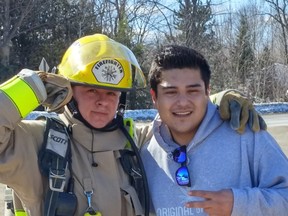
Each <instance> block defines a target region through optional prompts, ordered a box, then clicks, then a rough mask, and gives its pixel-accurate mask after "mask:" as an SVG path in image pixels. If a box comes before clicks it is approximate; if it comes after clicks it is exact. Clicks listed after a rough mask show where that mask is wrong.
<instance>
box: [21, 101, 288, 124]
mask: <svg viewBox="0 0 288 216" xmlns="http://www.w3.org/2000/svg"><path fill="white" fill-rule="evenodd" d="M255 109H256V110H257V111H258V112H259V113H260V114H272V113H288V103H284V102H283V103H282V102H279V103H278V102H275V103H263V104H255ZM156 114H157V110H156V109H138V110H126V112H125V115H124V117H125V118H132V119H133V120H134V121H152V120H153V119H154V117H155V116H156ZM39 115H45V116H51V115H52V116H55V115H56V114H55V113H47V112H43V111H33V112H31V113H30V114H29V115H28V116H27V117H26V119H35V118H37V117H38V116H39Z"/></svg>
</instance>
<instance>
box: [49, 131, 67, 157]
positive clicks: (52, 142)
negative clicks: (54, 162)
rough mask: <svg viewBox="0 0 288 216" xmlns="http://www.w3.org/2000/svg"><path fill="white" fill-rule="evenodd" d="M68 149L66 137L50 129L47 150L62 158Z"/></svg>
mask: <svg viewBox="0 0 288 216" xmlns="http://www.w3.org/2000/svg"><path fill="white" fill-rule="evenodd" d="M67 148H68V136H67V135H66V134H65V133H61V132H58V131H56V130H53V129H50V130H49V134H48V139H47V149H49V150H51V151H53V152H55V153H57V154H58V155H60V156H62V157H63V158H64V157H65V155H66V151H67Z"/></svg>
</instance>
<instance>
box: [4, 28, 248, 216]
mask: <svg viewBox="0 0 288 216" xmlns="http://www.w3.org/2000/svg"><path fill="white" fill-rule="evenodd" d="M57 74H58V75H57ZM57 74H51V73H44V72H37V73H36V72H34V71H31V70H22V71H21V72H20V73H19V74H18V75H17V76H15V77H13V78H12V79H10V80H8V81H7V82H5V83H3V84H2V85H0V181H1V183H3V184H6V185H8V186H9V187H11V188H12V189H13V191H14V192H15V193H16V195H17V197H19V200H18V199H15V200H14V211H15V214H16V215H21V216H22V215H30V216H40V215H45V216H54V215H61V216H72V215H77V216H78V215H97V216H99V215H100V214H102V215H104V216H112V215H113V216H114V215H121V216H134V215H143V214H144V213H145V215H148V213H149V205H148V204H147V203H149V196H148V195H147V194H148V190H147V191H145V190H143V188H144V189H147V187H146V186H145V173H144V171H143V170H141V161H140V160H138V161H137V160H136V161H134V159H135V157H134V156H133V158H131V157H130V156H131V155H134V154H135V155H137V153H138V152H137V151H135V150H134V152H133V153H131V151H129V152H128V153H127V151H125V150H127V148H126V147H127V144H128V143H129V144H132V143H133V139H131V137H130V135H129V134H128V135H127V131H126V130H125V128H124V126H123V119H122V117H121V114H122V111H123V103H124V104H125V99H124V97H123V96H125V92H126V91H128V90H131V89H132V87H133V86H132V84H133V83H132V81H135V83H138V84H144V82H145V80H144V76H143V73H142V71H141V69H140V67H139V64H138V62H137V60H136V58H135V56H134V55H133V53H132V52H131V51H130V50H129V49H128V48H127V47H125V46H123V45H122V44H120V43H117V42H116V41H114V40H111V39H110V38H108V37H107V36H105V35H102V34H95V35H90V36H85V37H83V38H80V39H79V40H77V41H75V42H74V43H73V44H72V45H71V46H70V47H69V48H68V50H67V51H66V53H65V55H64V56H63V59H62V61H61V63H60V65H59V66H58V69H57ZM71 86H72V88H71ZM228 99H229V97H228ZM238 99H240V104H241V97H239V98H238V97H237V100H238ZM242 99H243V98H242ZM229 100H230V99H229ZM226 101H227V100H226ZM233 101H234V99H233ZM243 101H246V99H245V98H244V100H242V102H243ZM39 104H42V105H44V106H46V107H48V108H49V110H50V111H55V112H58V113H60V114H59V118H60V120H61V122H62V123H64V124H65V129H63V128H62V127H61V126H60V124H61V123H59V124H57V125H56V126H55V125H53V127H52V126H51V124H50V123H49V124H48V122H49V121H42V120H29V121H27V120H23V119H24V118H25V116H27V115H28V113H29V112H30V111H32V110H33V109H35V108H36V107H37V106H38V105H39ZM243 104H245V103H243ZM118 106H119V107H120V108H118ZM228 106H229V105H228ZM224 107H225V105H224ZM243 108H244V109H245V106H243ZM237 110H238V111H241V106H240V108H237ZM115 116H116V117H115ZM236 122H237V119H236ZM245 124H246V122H245ZM130 125H131V124H130ZM59 128H60V129H61V131H60V129H59ZM123 128H124V129H123ZM47 131H48V132H47ZM63 131H64V132H63ZM65 131H67V132H68V133H69V134H67V133H65ZM132 131H133V130H132ZM142 135H143V136H146V135H147V134H146V132H145V131H143V134H142ZM128 141H129V142H128ZM69 143H71V145H69ZM67 144H68V145H67ZM45 146H46V147H45ZM136 150H137V149H136ZM139 159H140V158H139ZM132 160H133V161H134V163H132ZM127 173H128V174H130V175H128V174H127ZM139 174H142V175H139ZM141 177H142V178H141ZM136 185H137V186H138V187H134V186H136ZM146 185H147V184H146ZM139 188H140V190H137V189H139ZM142 192H147V193H145V194H144V195H145V196H144V198H143V196H141V195H143V194H141V193H142ZM138 195H139V196H138ZM143 200H144V201H143ZM140 201H141V203H140ZM141 204H142V205H141ZM144 207H145V208H144ZM24 210H25V212H26V213H25V212H24Z"/></svg>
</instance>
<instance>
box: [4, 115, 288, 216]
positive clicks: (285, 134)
mask: <svg viewBox="0 0 288 216" xmlns="http://www.w3.org/2000/svg"><path fill="white" fill-rule="evenodd" d="M263 117H264V119H265V116H263ZM265 121H266V119H265ZM266 123H267V124H268V131H269V132H270V133H271V134H272V136H273V137H274V138H275V139H276V141H277V142H278V143H279V145H280V146H281V148H282V149H283V151H284V153H285V154H286V155H287V157H288V124H287V125H280V126H277V125H275V124H273V126H269V121H266ZM4 190H5V187H4V185H2V184H0V216H2V215H4V208H5V207H4Z"/></svg>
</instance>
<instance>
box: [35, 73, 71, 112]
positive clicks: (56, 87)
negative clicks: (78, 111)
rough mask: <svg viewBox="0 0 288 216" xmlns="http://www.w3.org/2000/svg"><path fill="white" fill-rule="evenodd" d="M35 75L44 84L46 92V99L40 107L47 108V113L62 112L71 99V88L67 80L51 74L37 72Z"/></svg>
mask: <svg viewBox="0 0 288 216" xmlns="http://www.w3.org/2000/svg"><path fill="white" fill-rule="evenodd" d="M37 74H38V76H39V77H40V79H41V80H42V82H43V83H44V86H45V88H46V92H47V99H46V100H45V101H44V102H43V103H42V105H43V106H45V107H47V111H48V112H56V113H62V112H64V106H65V105H66V104H67V103H68V102H69V101H70V100H71V98H72V88H71V84H70V82H69V80H68V79H66V78H65V77H63V76H60V75H57V74H53V73H46V72H41V71H39V72H37Z"/></svg>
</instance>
